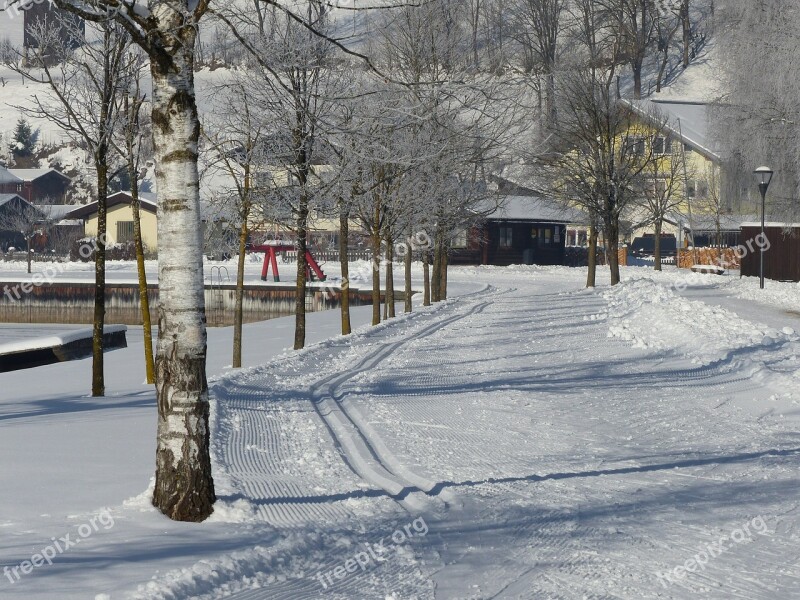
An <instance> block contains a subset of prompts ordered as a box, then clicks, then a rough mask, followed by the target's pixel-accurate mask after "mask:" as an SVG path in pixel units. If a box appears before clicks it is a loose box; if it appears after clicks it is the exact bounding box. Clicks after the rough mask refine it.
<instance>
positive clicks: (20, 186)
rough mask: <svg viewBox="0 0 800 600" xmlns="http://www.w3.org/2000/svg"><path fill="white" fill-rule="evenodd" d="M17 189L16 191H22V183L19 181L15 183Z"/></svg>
mask: <svg viewBox="0 0 800 600" xmlns="http://www.w3.org/2000/svg"><path fill="white" fill-rule="evenodd" d="M17 191H18V192H21V191H22V184H21V183H18V184H17Z"/></svg>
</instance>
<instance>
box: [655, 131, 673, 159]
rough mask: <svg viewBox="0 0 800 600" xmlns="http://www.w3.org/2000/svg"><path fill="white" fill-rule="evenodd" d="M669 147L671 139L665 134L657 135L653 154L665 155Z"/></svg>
mask: <svg viewBox="0 0 800 600" xmlns="http://www.w3.org/2000/svg"><path fill="white" fill-rule="evenodd" d="M668 149H669V140H668V139H667V138H665V137H664V136H663V135H657V136H656V137H654V138H653V154H655V155H659V156H660V155H664V154H666V153H667V150H668Z"/></svg>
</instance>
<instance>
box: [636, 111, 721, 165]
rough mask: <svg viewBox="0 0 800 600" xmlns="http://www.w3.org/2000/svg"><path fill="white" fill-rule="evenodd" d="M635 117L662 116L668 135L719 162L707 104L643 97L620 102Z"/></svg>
mask: <svg viewBox="0 0 800 600" xmlns="http://www.w3.org/2000/svg"><path fill="white" fill-rule="evenodd" d="M622 102H623V103H624V104H625V105H627V106H629V107H630V108H632V109H633V111H634V112H636V114H638V115H640V116H642V117H644V118H645V119H648V120H652V119H654V118H660V117H663V118H664V119H666V128H667V129H668V130H669V132H670V133H671V134H672V135H674V136H675V137H677V138H678V139H680V140H681V141H682V142H683V143H684V144H688V145H689V146H691V147H692V148H694V149H695V150H697V151H698V152H700V153H701V154H703V155H704V156H706V157H707V158H709V159H711V160H714V161H719V160H720V158H721V157H720V153H719V149H718V148H717V147H716V144H715V142H714V140H712V139H711V137H710V135H709V127H708V109H709V105H708V104H707V103H705V102H702V101H697V100H673V99H664V98H642V99H641V100H622Z"/></svg>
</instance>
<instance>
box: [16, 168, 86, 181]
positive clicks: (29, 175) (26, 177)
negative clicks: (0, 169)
mask: <svg viewBox="0 0 800 600" xmlns="http://www.w3.org/2000/svg"><path fill="white" fill-rule="evenodd" d="M8 172H9V173H11V174H12V175H14V176H15V177H17V178H18V179H19V180H21V181H36V180H37V179H39V178H40V177H44V176H45V175H48V174H50V173H55V174H56V175H58V176H59V177H62V178H63V179H66V180H67V181H72V179H70V178H69V177H67V176H66V175H64V174H63V173H62V172H61V171H58V170H57V169H8Z"/></svg>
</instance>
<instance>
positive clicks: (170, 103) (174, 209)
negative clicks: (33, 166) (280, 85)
mask: <svg viewBox="0 0 800 600" xmlns="http://www.w3.org/2000/svg"><path fill="white" fill-rule="evenodd" d="M179 6H180V3H178V7H179ZM151 18H152V20H153V21H154V22H155V23H157V26H156V28H155V30H154V31H151V32H150V40H151V44H152V46H151V48H150V49H149V50H150V51H149V54H150V59H151V61H150V62H151V67H150V68H151V75H152V81H153V113H152V115H153V116H152V121H153V142H154V147H155V162H156V182H157V185H158V195H159V206H158V213H159V214H158V246H159V257H158V258H159V260H158V278H159V296H160V298H159V307H158V351H157V354H156V392H157V399H158V440H157V449H156V483H155V491H154V492H153V505H154V506H155V507H156V508H158V509H159V510H160V511H161V512H163V513H164V514H165V515H167V516H168V517H170V518H171V519H175V520H179V521H203V520H205V519H206V518H207V517H208V516H209V515H210V514H211V513H212V512H213V510H214V507H213V504H214V501H215V500H216V495H215V493H214V480H213V478H212V476H211V457H210V452H209V427H208V413H209V404H208V383H207V381H206V312H205V297H204V281H203V253H202V251H203V245H202V242H203V240H202V234H201V228H200V223H201V218H200V195H199V178H198V171H197V152H198V137H199V133H200V125H199V121H198V118H197V104H196V102H195V94H194V46H195V41H196V33H197V30H196V27H195V25H196V23H195V22H194V21H192V20H191V19H188V22H187V19H186V15H185V14H184V13H183V11H180V10H178V9H177V8H174V7H173V6H172V5H167V4H162V3H158V4H157V5H156V6H155V7H154V12H153V15H152V17H151Z"/></svg>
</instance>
